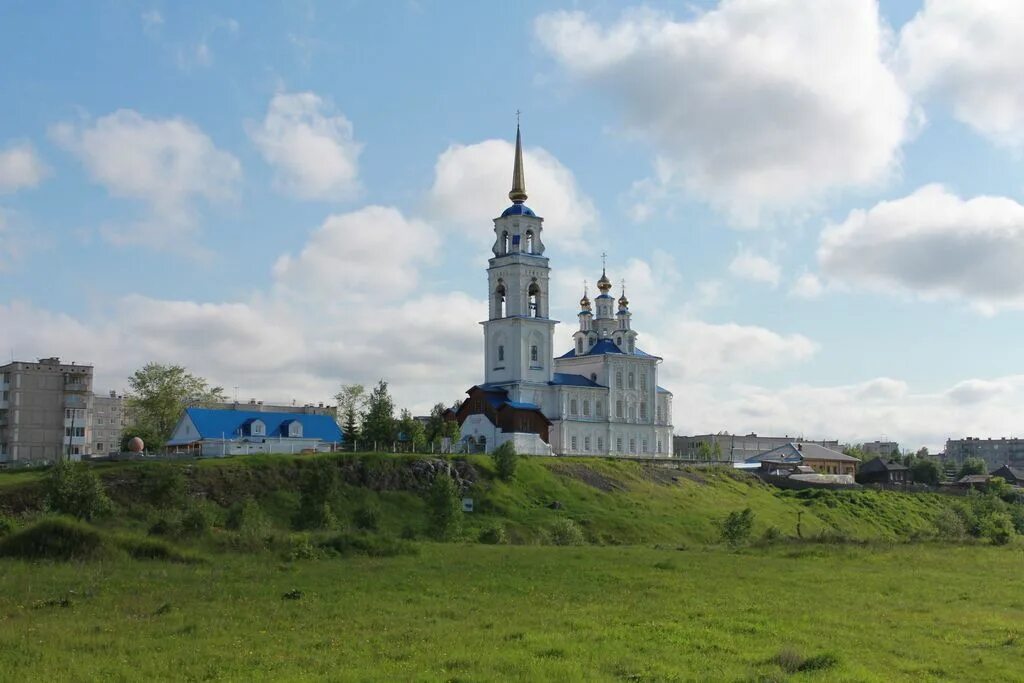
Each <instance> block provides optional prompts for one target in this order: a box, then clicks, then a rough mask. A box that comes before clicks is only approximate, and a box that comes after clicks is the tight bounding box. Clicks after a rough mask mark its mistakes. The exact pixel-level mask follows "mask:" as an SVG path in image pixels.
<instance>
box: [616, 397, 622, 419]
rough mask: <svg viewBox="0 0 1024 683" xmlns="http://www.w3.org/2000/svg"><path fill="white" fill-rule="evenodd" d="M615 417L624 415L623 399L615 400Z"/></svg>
mask: <svg viewBox="0 0 1024 683" xmlns="http://www.w3.org/2000/svg"><path fill="white" fill-rule="evenodd" d="M615 417H622V399H619V400H618V401H616V402H615Z"/></svg>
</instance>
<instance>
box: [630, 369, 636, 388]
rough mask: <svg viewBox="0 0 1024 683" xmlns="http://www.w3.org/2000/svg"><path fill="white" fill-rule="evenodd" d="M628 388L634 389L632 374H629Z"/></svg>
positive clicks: (634, 379) (634, 380)
mask: <svg viewBox="0 0 1024 683" xmlns="http://www.w3.org/2000/svg"><path fill="white" fill-rule="evenodd" d="M629 388H630V389H636V377H634V376H633V373H632V372H631V373H629Z"/></svg>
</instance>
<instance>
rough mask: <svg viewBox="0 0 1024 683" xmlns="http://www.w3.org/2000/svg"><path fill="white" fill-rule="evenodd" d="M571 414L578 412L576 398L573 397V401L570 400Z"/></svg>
mask: <svg viewBox="0 0 1024 683" xmlns="http://www.w3.org/2000/svg"><path fill="white" fill-rule="evenodd" d="M569 414H570V415H575V414H576V399H572V400H571V401H569Z"/></svg>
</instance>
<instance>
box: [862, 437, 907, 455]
mask: <svg viewBox="0 0 1024 683" xmlns="http://www.w3.org/2000/svg"><path fill="white" fill-rule="evenodd" d="M859 448H860V451H861V453H864V454H865V455H873V456H876V457H879V458H888V457H889V456H891V455H892V454H893V453H895V454H896V455H899V452H900V445H899V444H898V443H896V442H895V441H866V442H864V443H862V444H861V445H860V446H859Z"/></svg>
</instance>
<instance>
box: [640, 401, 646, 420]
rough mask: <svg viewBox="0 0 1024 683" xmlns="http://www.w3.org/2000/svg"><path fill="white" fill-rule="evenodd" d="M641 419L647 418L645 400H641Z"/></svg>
mask: <svg viewBox="0 0 1024 683" xmlns="http://www.w3.org/2000/svg"><path fill="white" fill-rule="evenodd" d="M640 419H641V420H646V419H647V403H645V402H644V401H640Z"/></svg>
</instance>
